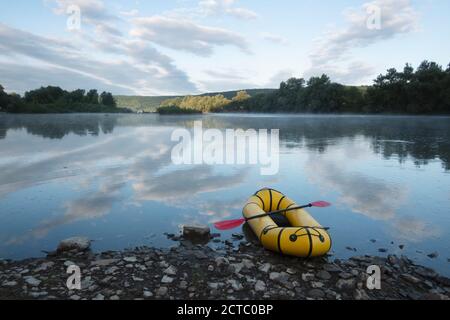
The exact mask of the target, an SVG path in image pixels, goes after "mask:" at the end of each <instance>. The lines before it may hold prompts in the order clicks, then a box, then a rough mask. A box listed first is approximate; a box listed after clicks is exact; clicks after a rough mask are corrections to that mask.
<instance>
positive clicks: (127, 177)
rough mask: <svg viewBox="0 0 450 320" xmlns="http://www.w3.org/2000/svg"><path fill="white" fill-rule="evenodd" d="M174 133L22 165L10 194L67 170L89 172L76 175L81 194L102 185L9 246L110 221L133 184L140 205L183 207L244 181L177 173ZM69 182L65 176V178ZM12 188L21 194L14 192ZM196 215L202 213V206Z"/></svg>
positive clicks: (199, 171)
mask: <svg viewBox="0 0 450 320" xmlns="http://www.w3.org/2000/svg"><path fill="white" fill-rule="evenodd" d="M170 133H171V131H170V130H165V131H163V132H161V130H158V131H157V132H154V131H153V130H152V131H149V130H147V129H144V130H142V129H136V130H135V131H134V132H133V133H132V134H127V135H124V136H119V137H117V138H112V139H111V138H108V139H106V140H105V141H101V142H98V143H95V144H92V145H88V146H85V147H82V148H77V149H75V150H64V151H61V152H60V154H59V155H55V154H53V153H52V154H51V155H49V156H47V157H46V158H45V159H43V160H40V161H39V162H34V163H31V164H28V163H17V164H16V168H14V170H13V171H12V172H11V171H10V172H9V173H8V174H5V173H4V172H2V173H0V177H3V178H6V179H7V180H6V181H10V182H12V181H14V180H15V181H16V182H15V183H10V184H7V185H6V188H4V189H3V191H4V192H5V193H9V192H14V191H17V190H19V189H23V188H26V187H30V186H33V185H35V184H37V183H42V181H48V180H50V179H55V178H56V176H55V172H57V170H58V168H61V167H62V166H68V167H77V166H82V167H83V169H84V170H83V171H82V172H81V173H82V174H83V175H80V172H78V173H77V174H75V176H76V177H77V181H78V183H79V189H78V190H80V189H81V190H84V189H87V188H88V187H89V186H91V185H95V184H97V183H98V184H99V189H98V191H97V192H94V193H92V194H87V195H85V196H82V197H80V198H78V199H75V200H72V201H69V202H67V203H66V204H65V205H64V209H65V213H64V214H63V215H62V216H58V217H56V218H53V219H50V220H47V221H43V222H42V223H41V224H40V225H39V226H37V228H35V229H33V230H31V231H30V232H29V233H27V234H25V235H23V236H20V237H14V238H12V239H10V240H9V241H8V244H20V243H23V242H24V241H26V240H28V239H29V238H30V237H33V238H42V237H45V236H46V235H47V234H48V233H49V232H50V230H52V229H54V228H57V227H60V226H62V225H66V224H71V223H74V222H77V221H82V220H90V219H98V218H101V217H103V216H105V215H107V214H108V213H109V212H110V211H111V208H112V206H113V204H114V203H115V202H117V201H118V200H120V198H121V196H122V195H121V189H122V188H124V187H125V186H126V185H127V184H128V183H130V184H131V186H132V189H133V191H134V195H133V196H132V198H133V199H132V202H133V203H134V204H139V202H142V201H157V202H165V203H169V204H170V205H180V204H186V203H189V202H191V203H194V202H193V201H192V200H193V199H195V197H196V196H197V195H198V194H201V193H208V192H214V191H218V190H224V189H227V188H230V187H231V186H234V185H236V184H239V183H241V182H242V181H243V180H244V178H245V171H246V170H244V169H240V170H236V171H234V172H233V173H231V174H228V175H226V174H219V173H216V172H214V170H213V168H212V167H210V166H197V167H192V168H188V169H186V168H184V167H183V170H173V167H172V161H171V142H170ZM66 148H67V147H66ZM55 169H56V170H55ZM168 169H170V171H168ZM175 169H178V168H175ZM67 176H68V175H67V173H64V174H63V176H62V177H67ZM2 181H3V180H2ZM11 185H14V187H15V188H10V187H11ZM125 201H126V199H125ZM193 209H195V210H198V203H196V204H195V205H194V206H193Z"/></svg>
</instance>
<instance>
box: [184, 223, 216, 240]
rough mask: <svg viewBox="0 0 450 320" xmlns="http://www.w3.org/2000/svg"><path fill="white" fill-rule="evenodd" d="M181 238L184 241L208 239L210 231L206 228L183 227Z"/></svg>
mask: <svg viewBox="0 0 450 320" xmlns="http://www.w3.org/2000/svg"><path fill="white" fill-rule="evenodd" d="M183 237H184V238H186V239H194V240H197V239H209V238H210V237H211V230H210V229H209V227H208V226H184V227H183Z"/></svg>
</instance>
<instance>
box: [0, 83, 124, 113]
mask: <svg viewBox="0 0 450 320" xmlns="http://www.w3.org/2000/svg"><path fill="white" fill-rule="evenodd" d="M0 111H4V112H10V113H75V112H87V113H90V112H92V113H103V112H104V113H115V112H129V110H128V109H123V108H118V107H117V104H116V101H115V99H114V97H113V95H112V94H111V93H110V92H102V93H101V94H99V93H98V92H97V90H94V89H93V90H89V91H87V92H86V91H85V90H82V89H78V90H74V91H71V92H70V91H66V90H63V89H61V88H59V87H54V86H48V87H41V88H39V89H36V90H31V91H27V92H25V94H24V95H23V97H22V96H20V95H18V94H15V93H13V94H7V93H6V92H5V91H4V88H3V87H2V86H1V85H0Z"/></svg>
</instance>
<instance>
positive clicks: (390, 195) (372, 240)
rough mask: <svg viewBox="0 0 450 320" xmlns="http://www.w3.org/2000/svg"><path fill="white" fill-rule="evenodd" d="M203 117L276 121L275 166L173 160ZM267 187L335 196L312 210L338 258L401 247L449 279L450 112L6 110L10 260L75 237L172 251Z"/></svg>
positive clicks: (250, 125)
mask: <svg viewBox="0 0 450 320" xmlns="http://www.w3.org/2000/svg"><path fill="white" fill-rule="evenodd" d="M195 121H202V125H203V128H204V129H219V130H220V131H221V132H224V131H225V130H226V129H237V128H242V129H256V130H258V129H279V130H280V131H279V137H280V148H279V170H278V172H277V173H276V174H274V175H268V176H264V175H261V166H260V165H250V164H234V165H221V164H214V165H208V164H194V165H177V164H175V163H174V161H173V157H172V156H171V154H172V150H173V147H174V146H175V145H176V144H177V142H174V141H172V140H171V135H172V133H173V132H174V130H176V129H180V128H186V129H188V130H192V128H193V127H194V122H195ZM262 187H272V188H274V189H277V190H280V191H282V192H283V193H285V194H287V195H288V196H289V197H291V198H292V199H294V200H296V201H297V203H299V204H300V203H301V204H303V203H309V202H311V201H315V200H326V201H329V202H331V203H333V206H332V207H330V208H326V209H311V210H309V212H310V213H311V214H312V215H313V216H314V217H315V218H316V219H317V220H318V221H319V222H320V223H321V224H322V225H324V226H327V227H330V228H331V229H330V232H331V235H332V238H333V251H332V254H333V255H334V257H338V258H346V257H349V256H353V255H362V254H376V255H387V254H397V255H401V254H404V255H407V256H408V257H409V258H411V259H412V260H414V261H416V262H418V263H420V264H423V265H427V266H430V267H432V268H434V269H436V270H437V271H439V272H441V273H443V274H445V275H447V276H450V268H449V265H450V262H449V259H450V232H449V230H450V118H447V117H384V116H379V117H378V116H307V115H302V116H293V115H248V114H247V115H204V116H165V117H160V116H158V115H103V114H101V115H90V114H81V115H6V114H0V258H12V259H21V258H27V257H36V256H41V255H43V253H42V252H41V250H48V251H50V250H53V249H54V248H55V246H56V245H57V243H58V242H59V240H61V239H64V238H68V237H71V236H76V235H82V236H87V237H89V238H91V239H94V240H95V241H94V243H93V249H94V250H98V251H101V250H110V249H123V248H127V247H134V246H140V245H149V246H159V247H165V246H172V245H174V243H173V242H171V241H169V240H168V239H167V238H166V236H164V233H165V232H168V233H177V232H178V230H179V228H180V226H181V225H183V224H191V223H203V224H211V223H212V222H215V221H218V220H224V219H232V218H239V217H241V210H242V205H243V203H245V201H246V199H247V198H248V197H249V196H250V195H252V194H253V193H254V192H255V191H257V190H258V189H260V188H262ZM233 232H234V233H242V232H243V230H242V229H241V228H239V229H236V230H234V231H231V232H226V233H223V234H222V239H227V238H228V237H230V235H231V233H233ZM219 245H220V244H219ZM349 248H355V250H356V252H355V251H351V250H349ZM379 249H383V250H381V251H385V250H387V252H379ZM384 249H385V250H384ZM434 252H436V253H437V254H438V256H437V257H436V258H430V257H428V255H429V254H430V253H434Z"/></svg>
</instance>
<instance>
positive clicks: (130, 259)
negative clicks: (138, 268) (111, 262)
mask: <svg viewBox="0 0 450 320" xmlns="http://www.w3.org/2000/svg"><path fill="white" fill-rule="evenodd" d="M123 260H124V261H126V262H137V258H136V257H125V258H123Z"/></svg>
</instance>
